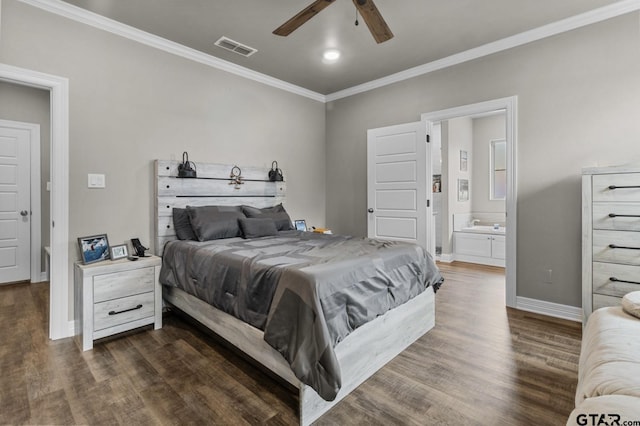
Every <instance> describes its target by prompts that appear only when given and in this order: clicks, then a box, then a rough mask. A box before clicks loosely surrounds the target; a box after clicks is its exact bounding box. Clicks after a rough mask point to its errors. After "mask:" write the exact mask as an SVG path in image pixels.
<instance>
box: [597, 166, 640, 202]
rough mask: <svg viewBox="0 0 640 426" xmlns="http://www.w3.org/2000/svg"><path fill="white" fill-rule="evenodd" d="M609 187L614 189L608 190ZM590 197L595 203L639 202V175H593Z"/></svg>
mask: <svg viewBox="0 0 640 426" xmlns="http://www.w3.org/2000/svg"><path fill="white" fill-rule="evenodd" d="M610 186H615V187H616V188H615V189H610ZM620 187H622V188H620ZM628 187H631V188H628ZM592 196H593V201H596V202H597V201H640V173H619V174H604V175H595V176H593V192H592Z"/></svg>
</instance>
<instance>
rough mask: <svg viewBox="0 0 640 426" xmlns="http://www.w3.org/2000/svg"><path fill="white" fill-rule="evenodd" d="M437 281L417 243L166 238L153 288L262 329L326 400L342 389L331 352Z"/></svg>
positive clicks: (301, 236)
mask: <svg viewBox="0 0 640 426" xmlns="http://www.w3.org/2000/svg"><path fill="white" fill-rule="evenodd" d="M442 281H443V278H442V276H441V275H440V273H439V271H438V269H437V268H436V266H435V264H434V262H433V260H432V258H431V256H430V255H429V254H428V253H427V252H426V251H425V250H424V249H422V247H420V246H416V245H413V244H406V243H400V242H391V241H379V240H371V239H363V238H353V237H347V236H338V235H323V234H315V233H311V232H298V231H287V232H280V233H279V234H278V235H277V236H274V237H264V238H256V239H251V240H243V239H240V238H232V239H225V240H214V241H207V242H196V241H172V242H169V243H167V245H166V246H165V249H164V255H163V261H162V270H161V273H160V282H161V283H162V284H163V285H167V286H174V287H178V288H180V289H182V290H184V291H186V292H188V293H190V294H192V295H194V296H196V297H198V298H200V299H202V300H204V301H206V302H208V303H209V304H211V305H213V306H215V307H216V308H218V309H220V310H222V311H224V312H227V313H229V314H231V315H233V316H235V317H237V318H239V319H241V320H243V321H245V322H247V323H249V324H251V325H253V326H255V327H257V328H259V329H261V330H264V339H265V341H266V342H267V343H269V344H270V345H271V346H273V347H274V348H275V349H276V350H278V351H279V352H280V353H281V354H282V355H283V356H284V357H285V359H286V360H287V361H288V362H289V364H290V365H291V368H292V370H293V372H294V373H295V375H296V377H298V379H300V381H302V382H303V383H305V384H307V385H309V386H311V387H312V388H313V389H315V390H316V392H318V394H319V395H320V396H321V397H322V398H324V399H325V400H329V401H330V400H333V399H334V398H335V397H336V394H337V393H338V390H339V389H340V386H341V379H340V366H339V365H338V361H337V359H336V356H335V353H334V351H333V348H334V346H335V345H336V344H338V343H339V342H340V341H341V340H342V339H344V338H345V337H346V336H347V335H349V333H351V332H352V331H353V330H355V329H356V328H357V327H359V326H360V325H362V324H364V323H366V322H367V321H370V320H372V319H374V318H376V317H377V316H379V315H383V314H384V313H385V312H387V311H388V310H389V309H393V308H394V307H396V306H399V305H401V304H402V303H404V302H406V301H407V300H409V299H411V298H412V297H415V296H417V295H418V294H420V293H421V292H422V291H424V290H425V289H426V288H428V287H429V286H433V287H434V291H435V290H437V288H438V286H439V285H440V284H441V282H442Z"/></svg>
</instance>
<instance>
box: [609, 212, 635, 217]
mask: <svg viewBox="0 0 640 426" xmlns="http://www.w3.org/2000/svg"><path fill="white" fill-rule="evenodd" d="M609 217H640V214H617V213H609Z"/></svg>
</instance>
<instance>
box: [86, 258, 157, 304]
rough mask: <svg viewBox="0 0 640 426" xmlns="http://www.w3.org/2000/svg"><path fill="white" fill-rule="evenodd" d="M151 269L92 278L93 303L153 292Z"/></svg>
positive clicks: (152, 271) (152, 272) (153, 279)
mask: <svg viewBox="0 0 640 426" xmlns="http://www.w3.org/2000/svg"><path fill="white" fill-rule="evenodd" d="M154 284H155V276H154V269H153V267H149V268H142V269H133V270H130V271H121V272H114V273H111V274H104V275H96V276H95V277H94V278H93V301H94V302H95V303H99V302H104V301H106V300H111V299H115V298H119V297H125V296H131V295H134V294H140V293H146V292H148V291H153V286H154Z"/></svg>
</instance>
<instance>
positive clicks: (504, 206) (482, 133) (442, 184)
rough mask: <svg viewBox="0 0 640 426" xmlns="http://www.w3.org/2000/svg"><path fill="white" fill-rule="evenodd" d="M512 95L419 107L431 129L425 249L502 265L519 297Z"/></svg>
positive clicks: (443, 257)
mask: <svg viewBox="0 0 640 426" xmlns="http://www.w3.org/2000/svg"><path fill="white" fill-rule="evenodd" d="M516 102H517V99H516V98H515V97H511V98H503V99H498V100H494V101H487V102H482V103H479V104H472V105H466V106H463V107H458V108H452V109H448V110H443V111H436V112H432V113H427V114H423V115H422V119H423V121H424V122H426V125H427V132H428V134H429V135H430V141H431V143H430V144H429V145H430V151H431V155H430V158H431V167H430V168H431V171H432V172H431V173H432V175H431V188H430V189H431V193H432V194H431V195H432V197H431V198H432V200H433V204H432V206H433V209H432V212H433V215H432V217H431V218H430V219H431V220H428V221H427V222H429V223H428V226H429V227H430V230H431V232H428V235H430V236H431V237H429V241H428V242H427V247H428V249H429V250H430V251H431V252H432V253H435V255H436V258H437V259H438V260H440V261H442V262H452V261H456V260H457V261H463V262H470V263H478V264H485V265H492V266H500V267H504V268H505V282H506V289H505V290H506V291H505V293H506V294H505V295H506V305H507V306H511V307H515V305H516V280H515V277H516V274H515V272H516V271H515V268H516V231H517V229H516V226H515V225H516V218H517V215H516V194H517V191H516V166H517V164H516V158H517V157H516V132H515V125H516V120H515V116H516V115H515V113H516Z"/></svg>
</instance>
